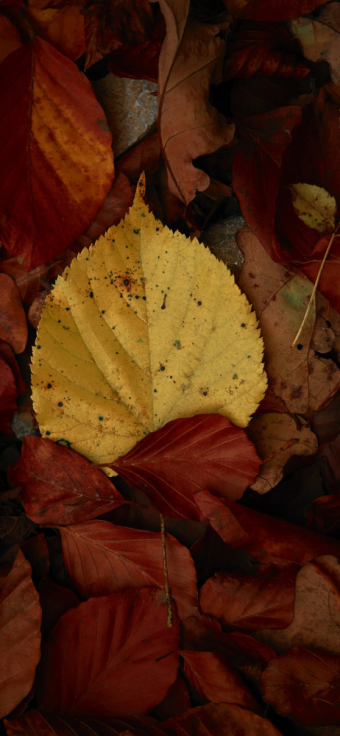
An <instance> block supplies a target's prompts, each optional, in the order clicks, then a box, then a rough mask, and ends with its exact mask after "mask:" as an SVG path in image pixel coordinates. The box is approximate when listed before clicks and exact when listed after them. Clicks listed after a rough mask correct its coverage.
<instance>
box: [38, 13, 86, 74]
mask: <svg viewBox="0 0 340 736" xmlns="http://www.w3.org/2000/svg"><path fill="white" fill-rule="evenodd" d="M65 5H66V3H65ZM51 6H52V3H51V4H49V7H48V8H43V9H40V8H36V7H34V6H32V5H31V4H30V5H29V7H28V8H27V9H26V13H27V16H28V18H29V20H30V22H31V24H32V26H33V29H34V31H35V32H36V34H37V36H39V37H40V38H42V39H43V40H44V41H47V42H48V43H50V44H51V46H53V48H55V49H56V50H57V51H59V52H60V53H61V54H63V56H66V57H67V58H68V59H71V61H75V60H76V59H79V57H80V56H82V55H83V54H84V53H85V51H86V42H85V29H84V18H85V17H86V16H84V14H83V13H82V12H81V8H80V7H77V6H76V4H69V5H67V6H66V7H61V8H53V7H51Z"/></svg>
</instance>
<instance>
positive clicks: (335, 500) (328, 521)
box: [306, 493, 340, 536]
mask: <svg viewBox="0 0 340 736" xmlns="http://www.w3.org/2000/svg"><path fill="white" fill-rule="evenodd" d="M306 516H307V526H308V527H309V528H310V529H316V531H318V532H321V533H322V534H330V535H331V536H332V535H333V534H334V532H337V531H338V530H339V529H340V493H335V494H333V495H332V496H321V497H320V498H316V499H315V501H313V503H311V505H310V506H309V507H308V509H307V511H306Z"/></svg>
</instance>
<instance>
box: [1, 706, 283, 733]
mask: <svg viewBox="0 0 340 736" xmlns="http://www.w3.org/2000/svg"><path fill="white" fill-rule="evenodd" d="M5 725H6V729H7V736H71V734H72V736H85V732H84V728H85V729H86V732H87V733H88V734H91V736H108V735H109V734H110V736H117V734H123V736H166V732H165V731H164V729H163V727H162V724H160V723H158V721H156V720H155V719H154V718H150V717H148V716H131V715H129V716H126V717H122V718H110V717H109V716H101V717H100V718H87V717H84V716H81V717H80V718H79V719H78V718H68V717H65V716H60V715H55V714H54V713H39V711H37V710H30V711H28V712H26V713H25V714H24V715H23V716H21V717H20V718H16V719H15V720H13V721H12V720H11V721H5ZM270 736H272V734H271V735H270Z"/></svg>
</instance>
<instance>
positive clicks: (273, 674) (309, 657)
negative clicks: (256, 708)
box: [262, 647, 340, 726]
mask: <svg viewBox="0 0 340 736" xmlns="http://www.w3.org/2000/svg"><path fill="white" fill-rule="evenodd" d="M339 676H340V657H339V656H333V655H332V654H328V652H323V651H322V650H321V649H314V650H312V649H307V648H306V647H294V648H293V649H289V651H288V652H286V654H284V655H283V656H281V657H277V659H274V660H273V661H272V662H270V663H269V665H268V667H267V669H266V670H265V671H264V673H263V675H262V693H263V698H264V700H265V702H266V703H270V704H271V705H273V706H274V708H275V710H276V711H277V712H278V713H281V714H282V715H284V716H291V717H293V718H294V719H295V720H296V721H297V722H298V723H301V724H302V725H303V726H328V725H331V724H337V725H339V724H340V713H339V711H338V708H339V705H340V685H339V679H340V678H339Z"/></svg>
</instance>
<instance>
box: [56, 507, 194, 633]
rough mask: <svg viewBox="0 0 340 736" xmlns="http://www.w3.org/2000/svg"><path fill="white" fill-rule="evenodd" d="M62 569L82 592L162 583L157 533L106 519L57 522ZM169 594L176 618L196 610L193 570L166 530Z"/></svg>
mask: <svg viewBox="0 0 340 736" xmlns="http://www.w3.org/2000/svg"><path fill="white" fill-rule="evenodd" d="M60 533H61V540H62V548H63V558H64V564H65V567H66V570H67V572H68V573H69V575H70V577H71V578H72V580H73V582H74V583H75V584H76V586H77V588H78V590H79V592H80V593H81V595H82V596H83V598H91V597H96V596H102V595H110V593H117V592H120V591H123V590H126V589H127V588H145V587H150V586H151V587H152V586H154V587H157V588H161V589H164V569H163V553H162V540H161V533H160V532H159V533H158V534H154V533H152V532H146V531H141V530H139V529H128V528H127V527H123V526H115V525H113V524H110V523H109V522H108V521H89V522H87V523H83V524H75V525H74V526H69V527H60ZM166 558H167V565H168V575H169V585H170V589H171V595H172V596H173V598H174V599H175V601H176V603H177V609H178V615H179V617H180V618H181V619H184V618H187V617H188V616H191V615H193V614H194V613H196V612H198V602H197V588H196V570H195V566H194V563H193V560H192V557H191V555H190V552H189V550H188V549H186V547H183V546H182V545H181V544H180V543H179V542H178V541H177V539H175V538H174V537H171V536H170V535H169V534H167V535H166Z"/></svg>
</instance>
